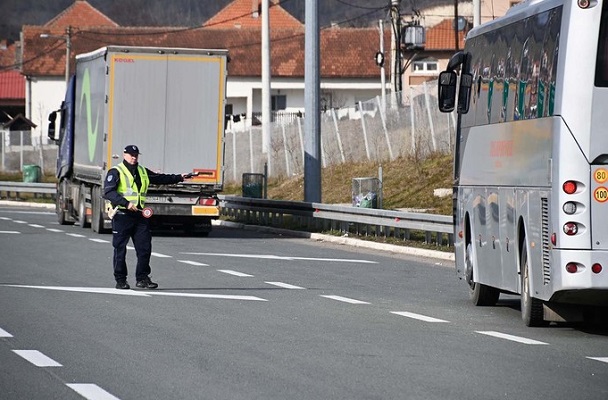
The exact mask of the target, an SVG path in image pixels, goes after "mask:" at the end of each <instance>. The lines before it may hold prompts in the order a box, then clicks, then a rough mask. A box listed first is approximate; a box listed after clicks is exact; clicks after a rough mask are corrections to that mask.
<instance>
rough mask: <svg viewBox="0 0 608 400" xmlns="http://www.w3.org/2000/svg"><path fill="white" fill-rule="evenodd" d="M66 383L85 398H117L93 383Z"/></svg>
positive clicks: (107, 399)
mask: <svg viewBox="0 0 608 400" xmlns="http://www.w3.org/2000/svg"><path fill="white" fill-rule="evenodd" d="M66 385H67V386H68V387H69V388H70V389H72V390H73V391H75V392H76V393H78V394H79V395H81V396H82V397H84V398H85V399H87V400H119V398H118V397H115V396H113V395H112V394H110V393H108V392H106V391H105V390H103V389H102V388H100V387H99V386H97V385H95V384H93V383H66Z"/></svg>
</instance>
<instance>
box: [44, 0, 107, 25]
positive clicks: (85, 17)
mask: <svg viewBox="0 0 608 400" xmlns="http://www.w3.org/2000/svg"><path fill="white" fill-rule="evenodd" d="M44 26H46V27H48V28H67V27H68V26H78V27H85V26H118V24H117V23H116V22H114V21H112V20H111V19H110V18H108V17H107V16H106V15H105V14H103V13H102V12H101V11H99V10H97V9H96V8H95V7H93V6H92V5H90V4H89V3H88V2H87V1H85V0H75V1H74V3H73V4H72V5H71V6H69V7H68V8H66V9H65V10H63V11H62V12H61V13H60V14H59V15H57V16H56V17H55V18H53V19H52V20H50V21H49V22H47V23H46V24H45V25H44Z"/></svg>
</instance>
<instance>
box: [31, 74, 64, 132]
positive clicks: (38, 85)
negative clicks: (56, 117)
mask: <svg viewBox="0 0 608 400" xmlns="http://www.w3.org/2000/svg"><path fill="white" fill-rule="evenodd" d="M28 86H29V87H28ZM65 88H66V86H65V80H64V79H57V78H32V79H31V80H26V90H25V114H26V117H27V118H29V119H30V120H31V121H32V122H33V123H34V124H36V125H37V126H36V128H32V142H35V143H39V140H40V139H39V138H40V136H42V143H48V140H47V132H48V117H49V114H50V113H51V112H52V111H55V110H57V109H59V107H60V106H61V102H62V101H63V99H64V97H65ZM30 89H31V90H30Z"/></svg>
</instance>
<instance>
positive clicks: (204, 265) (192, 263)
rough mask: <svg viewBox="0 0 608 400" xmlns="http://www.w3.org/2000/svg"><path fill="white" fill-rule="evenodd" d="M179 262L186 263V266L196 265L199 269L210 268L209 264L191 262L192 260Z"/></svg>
mask: <svg viewBox="0 0 608 400" xmlns="http://www.w3.org/2000/svg"><path fill="white" fill-rule="evenodd" d="M177 262H180V263H184V264H190V265H194V266H197V267H208V266H209V264H203V263H200V262H196V261H190V260H177Z"/></svg>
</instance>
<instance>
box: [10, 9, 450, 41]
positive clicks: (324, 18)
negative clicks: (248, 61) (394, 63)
mask: <svg viewBox="0 0 608 400" xmlns="http://www.w3.org/2000/svg"><path fill="white" fill-rule="evenodd" d="M231 1H232V0H213V1H210V0H170V1H169V0H88V2H89V3H90V4H91V5H92V6H93V7H95V8H97V9H98V10H99V11H101V12H103V13H104V14H106V15H107V16H108V17H110V18H111V19H112V20H114V21H115V22H116V23H118V24H119V25H122V26H197V25H201V24H202V23H203V21H206V20H207V19H209V18H210V17H211V16H213V15H215V14H216V13H217V12H218V11H219V10H221V9H222V8H224V7H225V6H226V5H228V4H229V3H230V2H231ZM72 3H73V0H44V1H41V0H0V10H1V12H2V18H1V19H0V39H9V40H11V41H15V40H19V32H20V31H21V26H22V25H43V24H44V23H46V22H47V21H49V20H50V19H52V18H53V17H55V16H56V15H57V14H59V13H60V12H62V11H63V10H65V9H66V8H67V7H69V6H70V5H71V4H72ZM390 4H391V1H390V0H323V1H320V2H319V5H318V7H319V25H320V26H321V27H326V26H329V25H330V24H332V23H337V24H339V26H342V27H349V26H368V25H370V24H376V23H377V21H378V20H379V19H387V18H388V17H389V13H388V7H389V5H390ZM412 4H415V5H416V6H417V8H422V7H431V6H434V5H439V4H453V2H451V1H446V0H425V1H424V2H419V1H415V0H402V1H401V7H400V11H401V13H402V14H411V12H412ZM280 5H281V7H283V8H284V9H285V10H287V11H288V12H290V13H291V14H292V15H293V16H294V17H296V18H298V19H299V20H300V21H302V22H304V16H305V5H306V0H282V1H281V2H280Z"/></svg>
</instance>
